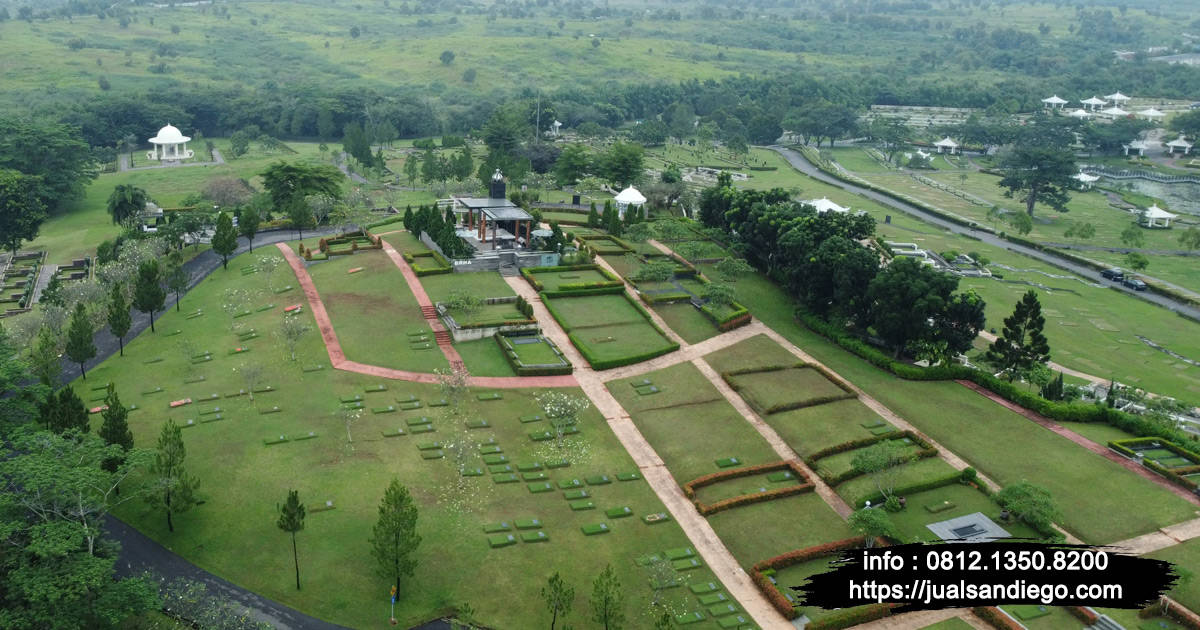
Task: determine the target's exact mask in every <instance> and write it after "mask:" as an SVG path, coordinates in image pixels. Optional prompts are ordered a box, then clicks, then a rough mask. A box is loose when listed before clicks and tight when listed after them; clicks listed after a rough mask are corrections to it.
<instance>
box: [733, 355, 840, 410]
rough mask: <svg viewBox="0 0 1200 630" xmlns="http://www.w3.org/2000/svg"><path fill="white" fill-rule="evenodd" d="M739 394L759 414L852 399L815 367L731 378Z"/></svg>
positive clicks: (739, 375)
mask: <svg viewBox="0 0 1200 630" xmlns="http://www.w3.org/2000/svg"><path fill="white" fill-rule="evenodd" d="M729 381H730V382H731V383H732V384H733V386H734V388H735V389H736V390H737V392H738V394H739V395H741V396H742V398H745V399H746V402H747V403H749V404H750V406H751V407H754V408H755V410H757V411H758V412H759V413H763V414H769V413H770V411H771V409H772V408H774V407H777V406H785V405H803V406H811V405H812V404H813V403H814V402H816V401H819V400H823V399H828V398H833V397H842V396H848V394H847V393H846V392H845V391H843V390H842V388H840V387H838V386H837V385H835V384H833V382H831V381H830V380H829V379H827V378H825V376H824V375H823V374H821V373H820V372H818V371H817V370H815V369H813V368H807V367H802V368H788V369H783V370H773V371H770V372H752V373H750V374H738V375H736V376H730V377H729Z"/></svg>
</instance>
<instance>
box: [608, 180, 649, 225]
mask: <svg viewBox="0 0 1200 630" xmlns="http://www.w3.org/2000/svg"><path fill="white" fill-rule="evenodd" d="M613 201H615V202H617V214H618V216H620V217H621V218H622V219H624V218H625V209H626V208H628V207H629V206H640V207H641V208H642V214H643V216H644V215H645V212H646V211H645V208H646V196H645V195H643V194H642V193H640V192H638V189H636V188H634V187H633V186H630V187H629V188H626V189H625V190H622V191H621V192H619V193H617V196H616V197H614V198H613Z"/></svg>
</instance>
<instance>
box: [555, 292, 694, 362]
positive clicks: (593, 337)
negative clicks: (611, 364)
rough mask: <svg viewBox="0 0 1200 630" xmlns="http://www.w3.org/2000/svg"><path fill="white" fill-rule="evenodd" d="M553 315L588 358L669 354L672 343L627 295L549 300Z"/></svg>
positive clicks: (619, 357) (617, 358)
mask: <svg viewBox="0 0 1200 630" xmlns="http://www.w3.org/2000/svg"><path fill="white" fill-rule="evenodd" d="M545 302H546V303H547V304H548V305H549V306H550V313H551V314H552V315H554V316H555V318H556V319H558V323H559V324H561V325H562V326H563V328H564V329H566V330H567V332H569V333H570V335H571V341H572V343H574V344H575V345H576V346H577V347H579V350H580V352H582V353H584V356H585V357H590V359H589V360H594V361H609V360H620V359H622V358H625V357H630V356H635V355H641V354H643V353H647V352H653V351H666V350H667V349H668V348H670V347H671V346H672V345H673V344H672V342H671V341H670V340H669V339H668V338H667V337H665V336H664V335H662V334H661V333H659V332H658V331H657V330H655V328H654V326H652V325H651V323H650V322H649V321H648V320H647V319H646V318H645V317H643V316H642V314H641V313H639V312H638V311H637V309H636V308H635V307H634V306H633V304H632V303H630V301H629V299H628V298H627V297H626V296H625V295H624V294H618V295H592V296H584V297H566V298H554V299H552V300H545Z"/></svg>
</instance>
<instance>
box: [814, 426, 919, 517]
mask: <svg viewBox="0 0 1200 630" xmlns="http://www.w3.org/2000/svg"><path fill="white" fill-rule="evenodd" d="M901 437H907V438H908V439H910V440H912V441H913V442H914V443H916V444H917V446H920V447H921V449H920V450H918V451H917V452H916V453H913V456H912V458H913V459H914V460H918V459H926V458H929V457H936V456H937V454H938V451H937V449H936V448H934V447H933V446H931V445H930V444H929V443H928V442H926V441H925V440H923V439H921V437H920V436H918V435H916V434H915V433H913V432H912V431H902V432H899V433H897V432H896V431H891V432H889V433H884V434H883V435H875V436H871V437H869V438H864V439H861V440H852V441H850V442H843V443H841V444H837V445H834V446H831V447H829V448H826V449H822V450H820V451H817V452H816V453H813V454H812V455H810V456H809V457H808V458H805V460H804V461H805V463H806V464H808V465H809V467H811V468H812V469H813V470H815V471H816V472H817V475H818V476H820V477H821V479H823V480H825V483H827V484H829V485H830V486H831V487H832V486H837V485H838V484H841V483H845V482H847V481H850V480H851V479H854V478H855V477H861V476H862V475H863V473H862V472H861V471H859V470H855V469H853V468H851V469H850V470H847V471H844V472H842V473H841V474H837V475H827V474H822V473H821V469H820V467H819V466H817V461H818V460H820V459H822V458H825V457H829V456H831V455H836V454H837V453H845V452H849V451H853V450H857V449H860V448H864V447H866V446H871V445H874V444H878V443H879V442H883V441H884V440H896V439H900V438H901ZM834 450H836V452H829V451H834ZM818 455H819V457H818ZM872 503H874V501H872Z"/></svg>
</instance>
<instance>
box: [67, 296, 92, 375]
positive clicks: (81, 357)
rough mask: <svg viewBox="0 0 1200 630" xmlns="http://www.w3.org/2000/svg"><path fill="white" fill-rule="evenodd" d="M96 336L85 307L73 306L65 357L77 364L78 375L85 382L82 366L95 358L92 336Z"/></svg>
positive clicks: (79, 303) (80, 305)
mask: <svg viewBox="0 0 1200 630" xmlns="http://www.w3.org/2000/svg"><path fill="white" fill-rule="evenodd" d="M95 334H96V331H95V329H93V328H92V321H91V320H90V319H88V314H87V307H85V306H84V305H83V302H78V303H76V304H75V312H74V313H71V326H70V328H69V329H68V330H67V348H66V350H67V357H68V358H69V359H71V360H72V361H74V362H76V363H78V364H79V374H80V375H81V376H82V377H83V380H85V381H86V380H87V372H86V371H85V370H84V369H83V364H84V363H87V362H88V361H90V360H91V359H92V358H93V357H95V356H96V344H95V342H93V340H92V336H93V335H95Z"/></svg>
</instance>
